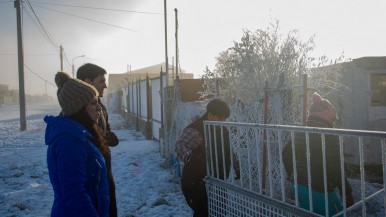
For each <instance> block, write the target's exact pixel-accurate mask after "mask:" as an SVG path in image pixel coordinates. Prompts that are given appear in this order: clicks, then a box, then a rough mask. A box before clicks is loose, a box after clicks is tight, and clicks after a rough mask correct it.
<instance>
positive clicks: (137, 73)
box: [107, 63, 193, 93]
mask: <svg viewBox="0 0 386 217" xmlns="http://www.w3.org/2000/svg"><path fill="white" fill-rule="evenodd" d="M172 67H173V66H172V65H169V84H172V83H173V80H174V78H175V73H174V72H173V71H174V70H173V68H172ZM161 69H162V70H163V71H166V70H165V69H166V67H165V63H160V64H157V65H152V66H149V67H145V68H141V69H137V70H133V71H130V72H124V73H121V74H109V75H108V85H107V93H109V92H111V91H114V90H116V89H119V88H121V87H123V86H127V83H128V82H131V83H132V82H136V81H138V80H144V79H146V76H149V78H155V77H160V75H161V74H160V73H161ZM179 78H180V79H193V74H192V73H186V72H185V71H184V70H181V72H179Z"/></svg>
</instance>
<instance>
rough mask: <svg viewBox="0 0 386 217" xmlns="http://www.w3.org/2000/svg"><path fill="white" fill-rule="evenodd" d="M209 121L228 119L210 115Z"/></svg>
mask: <svg viewBox="0 0 386 217" xmlns="http://www.w3.org/2000/svg"><path fill="white" fill-rule="evenodd" d="M208 120H209V121H225V120H226V118H223V117H218V116H217V115H213V114H212V113H210V112H209V113H208Z"/></svg>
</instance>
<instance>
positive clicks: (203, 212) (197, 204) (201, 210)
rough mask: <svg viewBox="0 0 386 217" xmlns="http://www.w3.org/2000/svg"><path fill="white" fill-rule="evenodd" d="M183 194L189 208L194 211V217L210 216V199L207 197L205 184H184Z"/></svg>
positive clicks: (184, 182)
mask: <svg viewBox="0 0 386 217" xmlns="http://www.w3.org/2000/svg"><path fill="white" fill-rule="evenodd" d="M181 187H182V193H183V194H184V197H185V200H186V202H187V203H188V205H189V207H190V208H191V209H192V210H193V217H207V216H208V197H207V195H206V189H205V183H204V182H203V181H202V182H198V183H189V182H186V181H183V182H182V186H181Z"/></svg>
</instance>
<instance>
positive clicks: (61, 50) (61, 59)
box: [60, 44, 63, 72]
mask: <svg viewBox="0 0 386 217" xmlns="http://www.w3.org/2000/svg"><path fill="white" fill-rule="evenodd" d="M60 71H61V72H63V47H62V44H60Z"/></svg>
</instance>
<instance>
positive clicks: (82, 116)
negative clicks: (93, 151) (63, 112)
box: [69, 106, 109, 156]
mask: <svg viewBox="0 0 386 217" xmlns="http://www.w3.org/2000/svg"><path fill="white" fill-rule="evenodd" d="M69 118H71V119H72V120H74V121H76V122H78V123H80V124H82V125H83V126H84V127H85V128H86V129H87V130H88V131H89V132H90V133H91V135H92V136H93V138H92V140H93V141H94V142H95V144H96V146H97V147H98V149H99V151H100V152H101V153H102V155H103V156H105V154H106V153H108V152H109V149H108V148H107V147H106V146H105V145H104V144H105V143H106V140H105V138H104V137H103V131H102V129H100V128H99V126H98V125H97V124H96V123H95V122H94V121H93V120H92V119H91V117H90V116H89V115H88V113H87V111H86V106H84V107H83V108H82V109H81V110H80V111H78V112H77V113H75V114H73V115H72V116H70V117H69Z"/></svg>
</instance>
